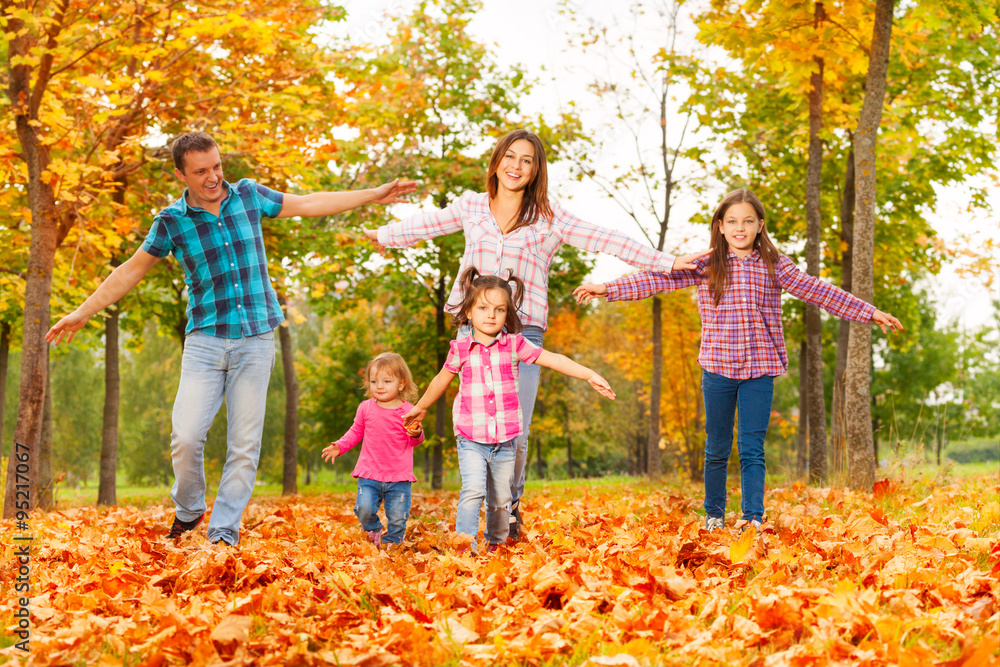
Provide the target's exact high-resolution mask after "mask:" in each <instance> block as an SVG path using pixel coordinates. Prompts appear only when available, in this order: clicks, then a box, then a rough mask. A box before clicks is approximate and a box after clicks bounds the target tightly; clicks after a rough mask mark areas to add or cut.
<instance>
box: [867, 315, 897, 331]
mask: <svg viewBox="0 0 1000 667" xmlns="http://www.w3.org/2000/svg"><path fill="white" fill-rule="evenodd" d="M872 322H874V323H875V324H877V325H879V326H880V327H882V333H888V332H887V331H886V330H885V328H886V327H889V328H890V329H892V330H893V331H902V330H903V325H902V324H901V323H900V321H899V320H897V319H896V318H895V317H893V316H892V315H890V314H889V313H883V312H882V311H881V310H876V311H875V314H874V315H872Z"/></svg>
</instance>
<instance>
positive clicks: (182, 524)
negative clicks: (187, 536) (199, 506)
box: [167, 512, 205, 540]
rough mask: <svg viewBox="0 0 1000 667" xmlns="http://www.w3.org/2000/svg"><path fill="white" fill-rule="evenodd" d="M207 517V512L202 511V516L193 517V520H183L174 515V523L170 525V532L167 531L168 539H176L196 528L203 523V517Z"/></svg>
mask: <svg viewBox="0 0 1000 667" xmlns="http://www.w3.org/2000/svg"><path fill="white" fill-rule="evenodd" d="M204 518H205V513H204V512H202V514H201V516H199V517H198V518H197V519H192V520H191V521H181V520H180V519H178V518H177V515H176V514H175V515H174V524H173V525H172V526H170V532H169V533H167V539H168V540H176V539H177V538H178V537H180V536H181V535H183V534H184V533H186V532H188V531H189V530H194V529H195V528H197V527H198V524H200V523H201V521H202V519H204Z"/></svg>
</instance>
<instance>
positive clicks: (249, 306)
mask: <svg viewBox="0 0 1000 667" xmlns="http://www.w3.org/2000/svg"><path fill="white" fill-rule="evenodd" d="M225 186H226V189H227V193H226V198H225V199H224V200H223V201H222V205H221V207H220V209H219V217H216V216H214V215H212V214H211V213H209V212H208V211H206V210H205V209H203V208H199V207H197V206H193V207H192V206H188V204H187V190H185V191H184V195H183V196H181V198H180V199H178V200H177V201H175V202H174V203H173V204H171V205H170V206H168V207H166V208H165V209H163V210H162V211H160V212H159V213H157V214H156V217H155V218H154V219H153V225H152V226H151V227H150V228H149V234H147V235H146V240H145V241H144V242H143V244H142V249H143V250H145V251H146V252H148V253H149V254H150V255H153V256H155V257H166V256H167V255H169V254H170V253H173V255H174V257H176V258H177V261H178V262H179V263H180V265H181V267H182V268H183V269H184V280H185V282H186V283H187V289H188V307H187V316H188V322H187V329H186V330H185V333H186V334H189V333H191V332H192V331H201V332H203V333H206V334H208V335H210V336H216V337H218V338H240V337H242V336H256V335H258V334H262V333H267V332H268V331H271V330H273V329H274V328H275V327H276V326H278V325H279V324H281V323H282V321H284V319H285V318H284V315H283V314H282V313H281V308H280V307H279V306H278V298H277V296H275V294H274V288H272V287H271V278H270V276H268V275H267V257H266V256H265V254H264V238H263V232H262V230H261V224H260V223H261V219H262V218H273V217H275V216H277V215H278V213H279V212H280V211H281V201H282V197H283V196H284V195H282V193H280V192H276V191H274V190H271V189H269V188H265V187H264V186H263V185H260V184H258V183H257V182H256V181H254V180H251V179H243V180H241V181H237V182H236V183H235V184H233V185H230V184H229V183H225Z"/></svg>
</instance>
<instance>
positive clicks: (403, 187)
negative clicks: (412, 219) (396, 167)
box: [374, 178, 417, 204]
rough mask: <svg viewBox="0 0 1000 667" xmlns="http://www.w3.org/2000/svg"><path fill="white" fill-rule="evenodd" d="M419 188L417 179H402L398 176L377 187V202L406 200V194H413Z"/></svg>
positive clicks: (387, 202) (389, 202)
mask: <svg viewBox="0 0 1000 667" xmlns="http://www.w3.org/2000/svg"><path fill="white" fill-rule="evenodd" d="M416 190H417V182H416V181H401V180H399V179H398V178H397V179H396V180H394V181H392V182H390V183H383V184H382V185H380V186H378V187H377V188H375V190H374V193H375V202H374V203H376V204H395V203H397V202H405V201H406V200H405V199H402V197H403V196H404V195H408V194H412V193H413V192H416Z"/></svg>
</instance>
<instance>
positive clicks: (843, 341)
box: [830, 150, 854, 474]
mask: <svg viewBox="0 0 1000 667" xmlns="http://www.w3.org/2000/svg"><path fill="white" fill-rule="evenodd" d="M840 241H841V242H842V243H843V244H844V254H843V256H842V257H841V260H840V267H841V268H840V273H841V280H840V287H841V289H843V290H844V291H845V292H850V291H851V276H852V268H853V267H852V266H851V263H852V261H853V258H854V251H853V248H854V151H853V150H851V151H850V152H849V153H848V154H847V169H846V174H845V176H844V195H843V197H842V198H841V201H840ZM838 324H839V329H838V331H837V365H836V367H835V369H834V373H833V410H832V411H833V414H832V415H831V420H832V423H831V428H830V466H831V468H832V469H833V472H834V473H837V474H839V473H842V472H843V471H844V470H846V469H847V437H846V433H845V430H844V419H845V415H844V371H845V370H846V369H847V344H848V338H849V336H850V331H851V323H850V322H849V321H848V320H843V319H842V320H840V321H839V323H838Z"/></svg>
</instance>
